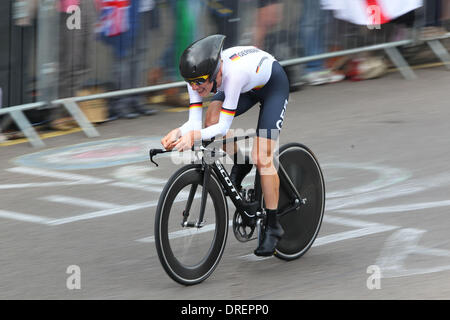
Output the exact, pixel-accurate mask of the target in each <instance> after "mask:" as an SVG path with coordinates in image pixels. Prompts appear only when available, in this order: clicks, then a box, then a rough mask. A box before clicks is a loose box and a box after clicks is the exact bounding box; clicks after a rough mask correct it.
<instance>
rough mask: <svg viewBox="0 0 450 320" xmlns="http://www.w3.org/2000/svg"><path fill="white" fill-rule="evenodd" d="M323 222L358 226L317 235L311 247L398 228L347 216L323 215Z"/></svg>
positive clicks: (255, 258) (263, 258) (253, 259)
mask: <svg viewBox="0 0 450 320" xmlns="http://www.w3.org/2000/svg"><path fill="white" fill-rule="evenodd" d="M323 222H325V223H331V224H336V225H342V226H346V227H353V228H359V229H356V230H350V231H345V232H340V233H335V234H330V235H327V236H322V237H318V238H316V240H315V241H314V243H313V245H312V247H318V246H323V245H326V244H331V243H334V242H338V241H343V240H349V239H354V238H360V237H365V236H369V235H372V234H376V233H381V232H386V231H391V230H394V229H398V228H399V227H397V226H389V225H384V224H380V223H374V222H367V221H361V220H356V219H347V218H341V217H335V216H330V215H325V216H324V218H323ZM239 258H242V259H244V260H247V261H261V260H265V259H268V257H256V256H255V255H254V254H253V253H251V254H247V255H243V256H241V257H239ZM269 258H270V257H269Z"/></svg>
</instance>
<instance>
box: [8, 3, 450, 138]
mask: <svg viewBox="0 0 450 320" xmlns="http://www.w3.org/2000/svg"><path fill="white" fill-rule="evenodd" d="M316 1H319V0H316ZM159 2H160V3H162V2H167V3H169V2H171V1H159ZM203 2H214V1H203ZM256 2H257V1H239V2H238V6H239V10H238V11H239V13H240V16H237V17H233V19H234V20H236V21H238V20H239V21H240V29H239V43H236V44H235V45H249V44H251V40H250V38H251V36H252V34H251V31H250V30H252V26H253V25H254V21H253V20H252V18H248V17H253V14H254V13H255V11H256ZM282 3H283V5H284V7H283V12H284V15H283V20H282V21H281V22H280V23H279V24H278V26H277V27H275V28H273V30H271V31H273V32H274V34H276V36H275V40H274V41H275V42H273V41H272V44H271V46H272V48H274V47H275V48H276V47H280V46H282V45H283V44H284V45H286V46H287V47H288V48H289V49H292V48H294V49H292V50H290V52H291V53H292V52H296V53H295V54H294V55H292V54H287V55H286V54H281V57H278V56H277V55H275V56H276V57H277V58H278V60H280V63H281V65H283V66H285V67H288V66H293V65H299V64H305V63H307V62H310V61H315V60H322V59H329V58H335V57H340V56H345V55H353V54H358V53H362V52H371V51H384V52H385V53H386V55H387V57H388V58H389V59H390V60H391V61H392V63H393V65H395V66H396V68H397V70H398V71H399V72H400V73H401V74H402V76H403V77H404V78H405V79H408V80H413V79H416V78H417V75H416V73H415V72H414V71H413V69H412V68H411V67H410V66H409V64H408V62H407V61H406V60H405V58H404V57H403V56H402V54H401V51H400V50H399V48H402V47H408V46H414V45H416V44H418V43H426V44H427V45H428V46H429V47H430V49H431V50H432V52H433V53H434V54H435V55H436V57H438V58H439V59H440V61H442V62H443V64H444V65H445V66H446V67H447V69H450V54H449V53H448V51H447V49H446V48H445V46H444V45H443V44H442V43H441V41H442V40H444V39H448V38H450V33H447V34H445V35H442V36H439V37H433V38H429V39H421V40H417V39H415V37H414V36H411V37H409V38H408V39H406V40H401V41H390V35H389V34H388V30H381V34H380V35H379V36H378V38H376V37H372V36H368V35H367V34H368V33H366V35H365V36H363V37H361V35H360V34H357V32H358V31H355V30H356V29H355V30H354V29H353V27H352V26H349V24H348V23H347V25H345V23H344V27H342V25H343V24H342V21H337V19H334V20H333V23H332V24H331V23H330V24H328V25H326V33H327V38H326V39H325V41H326V42H327V44H328V47H330V44H332V42H333V39H334V41H337V42H338V43H339V44H340V48H339V49H338V50H336V51H332V52H325V53H320V54H316V55H311V56H299V55H301V54H300V53H298V52H299V51H298V48H299V47H301V43H299V32H298V28H299V17H298V12H300V11H299V8H300V7H301V6H302V2H300V1H295V0H283V1H282ZM210 9H211V7H210V6H209V7H208V6H204V7H203V8H202V9H201V10H203V11H200V12H197V13H200V14H201V15H202V16H206V15H207V14H208V12H210V11H208V10H210ZM197 10H198V8H197ZM166 11H167V12H163V15H162V16H161V17H162V18H161V19H160V20H161V21H164V23H166V25H167V24H170V23H174V21H173V20H172V22H171V20H170V19H169V20H168V19H164V18H165V17H167V15H168V14H170V12H171V10H169V8H168V7H167V8H166ZM239 17H245V19H240V18H239ZM210 20H211V19H210ZM202 21H208V19H204V20H203V19H202ZM203 25H206V23H205V24H202V26H203ZM421 25H423V24H422V22H420V23H419V25H416V26H414V28H413V29H415V28H417V27H420V26H421ZM205 28H206V27H205ZM206 29H207V28H206ZM286 30H287V31H288V32H289V34H288V35H286V34H283V31H286ZM359 30H361V29H359ZM200 31H201V32H197V33H200V35H201V34H202V32H203V33H208V32H210V29H207V30H200ZM341 31H342V34H344V35H342V34H341V33H340V32H341ZM370 35H373V33H370ZM164 36H165V35H158V36H157V37H159V38H158V39H159V41H160V40H161V37H164ZM359 38H361V39H359ZM380 38H381V41H380ZM158 39H156V40H155V39H153V38H152V41H153V40H155V42H158ZM336 39H339V40H336ZM163 40H165V39H163ZM272 40H273V39H272ZM341 40H342V43H341V42H340V41H341ZM160 42H161V41H160ZM160 42H159V43H160ZM380 42H381V43H380ZM355 43H356V44H355ZM96 45H98V44H96ZM267 45H268V44H267ZM152 50H153V48H152ZM44 56H45V55H44ZM102 58H103V57H102V56H101V58H100V59H102ZM96 59H97V58H96ZM147 59H148V57H147ZM96 63H98V64H99V65H100V67H101V66H102V61H97V60H96ZM99 65H95V71H94V73H95V74H98V73H101V71H100V72H99V70H98V68H99ZM182 86H185V83H184V82H182V81H180V82H170V83H166V84H160V85H154V86H147V87H140V88H134V89H126V90H116V91H110V92H106V93H101V94H94V95H88V96H78V97H71V98H64V99H56V100H52V99H50V100H51V101H50V102H36V103H28V104H23V105H17V106H12V107H7V108H0V115H4V114H9V115H10V116H11V118H12V119H13V120H14V122H15V123H16V124H17V126H18V127H19V129H20V130H21V131H22V132H23V134H24V135H25V136H26V137H27V138H28V140H29V142H30V144H31V145H32V146H33V147H43V146H45V144H44V142H43V141H42V140H41V139H40V137H39V135H38V134H37V133H36V131H35V129H34V128H33V126H32V125H31V124H30V122H29V121H28V119H27V118H26V116H25V115H24V113H23V111H26V110H30V109H35V108H42V107H50V108H52V107H56V106H60V105H62V106H63V107H64V108H65V109H66V110H67V111H68V112H69V113H70V114H71V116H72V117H73V118H74V120H75V121H76V122H77V123H78V125H79V126H80V128H81V129H82V130H83V131H84V133H85V134H86V136H87V137H97V136H99V133H98V131H97V130H96V129H95V127H94V126H93V125H92V124H91V123H90V122H89V120H88V119H87V118H86V116H85V115H84V114H83V112H82V111H81V110H80V108H79V107H78V103H79V102H83V101H89V100H95V99H108V98H114V97H122V96H127V95H139V94H145V93H148V92H153V91H160V90H165V89H170V88H177V87H182Z"/></svg>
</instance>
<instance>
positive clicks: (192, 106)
mask: <svg viewBox="0 0 450 320" xmlns="http://www.w3.org/2000/svg"><path fill="white" fill-rule="evenodd" d="M202 107H203V104H202V103H201V102H196V103H191V104H190V105H189V109H193V108H202Z"/></svg>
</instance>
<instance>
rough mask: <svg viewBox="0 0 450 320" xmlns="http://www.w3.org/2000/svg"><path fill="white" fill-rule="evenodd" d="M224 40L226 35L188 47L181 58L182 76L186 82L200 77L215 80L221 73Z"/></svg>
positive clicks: (210, 37)
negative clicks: (218, 73) (221, 54)
mask: <svg viewBox="0 0 450 320" xmlns="http://www.w3.org/2000/svg"><path fill="white" fill-rule="evenodd" d="M224 40H225V36H224V35H221V34H215V35H212V36H208V37H206V38H203V39H200V40H197V41H195V42H194V43H192V44H191V45H190V46H189V47H187V48H186V50H184V52H183V54H182V55H181V58H180V73H181V76H182V77H183V78H184V79H185V80H186V81H188V80H193V79H195V78H198V77H204V79H205V80H206V79H207V78H209V79H210V81H213V80H215V78H216V75H217V72H219V66H220V53H221V52H222V48H223V42H224ZM206 76H207V77H206Z"/></svg>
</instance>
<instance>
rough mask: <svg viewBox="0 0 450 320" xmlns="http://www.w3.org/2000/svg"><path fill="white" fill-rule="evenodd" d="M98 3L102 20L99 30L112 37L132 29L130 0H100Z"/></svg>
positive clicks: (98, 26)
mask: <svg viewBox="0 0 450 320" xmlns="http://www.w3.org/2000/svg"><path fill="white" fill-rule="evenodd" d="M98 4H99V6H100V21H99V23H98V25H97V32H99V33H101V34H103V35H104V36H107V37H112V36H117V35H119V34H121V33H124V32H127V31H128V30H129V29H130V17H129V9H130V0H98Z"/></svg>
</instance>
